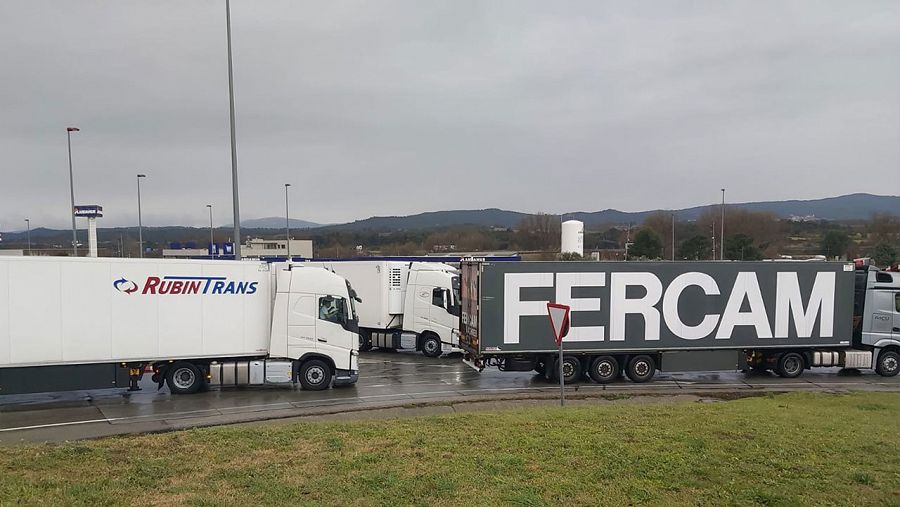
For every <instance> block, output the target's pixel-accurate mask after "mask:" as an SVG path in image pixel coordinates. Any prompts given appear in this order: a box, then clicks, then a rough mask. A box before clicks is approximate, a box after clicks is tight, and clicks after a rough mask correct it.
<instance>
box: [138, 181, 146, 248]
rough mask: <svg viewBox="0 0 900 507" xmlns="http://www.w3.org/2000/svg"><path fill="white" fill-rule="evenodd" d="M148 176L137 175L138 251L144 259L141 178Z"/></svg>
mask: <svg viewBox="0 0 900 507" xmlns="http://www.w3.org/2000/svg"><path fill="white" fill-rule="evenodd" d="M146 177H147V175H146V174H138V175H137V184H138V249H139V250H140V258H141V259H143V258H144V224H143V222H142V221H141V178H146Z"/></svg>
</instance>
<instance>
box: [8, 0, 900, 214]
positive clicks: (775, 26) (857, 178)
mask: <svg viewBox="0 0 900 507" xmlns="http://www.w3.org/2000/svg"><path fill="white" fill-rule="evenodd" d="M232 25H233V44H234V67H235V100H236V106H237V140H238V166H239V172H240V183H241V187H240V189H241V216H242V217H243V218H245V219H246V218H257V217H264V216H279V215H282V214H283V212H284V194H283V187H282V185H283V184H284V183H285V182H290V183H292V184H293V187H292V188H291V192H292V194H291V201H292V206H291V208H292V213H291V214H292V217H294V218H303V219H308V220H313V221H317V222H343V221H350V220H354V219H359V218H366V217H369V216H372V215H400V214H409V213H415V212H421V211H434V210H442V209H469V208H485V207H500V208H506V209H513V210H520V211H532V212H533V211H550V212H560V211H574V210H582V211H594V210H599V209H605V208H618V209H622V210H629V211H634V210H642V209H651V208H678V207H686V206H692V205H698V204H706V203H710V202H714V201H716V200H717V199H718V198H719V188H721V187H723V186H724V187H727V188H728V200H729V201H734V202H742V201H757V200H777V199H790V198H801V199H806V198H817V197H825V196H832V195H839V194H846V193H851V192H871V193H878V194H891V195H896V194H900V58H898V55H900V2H897V1H895V0H891V1H884V2H846V1H830V2H829V1H821V0H815V1H809V2H802V1H787V2H786V1H782V0H777V1H771V2H765V1H757V0H748V1H743V2H727V1H718V0H715V1H713V0H710V1H696V2H688V1H682V0H679V1H673V2H660V1H653V2H650V1H647V2H627V1H621V2H600V1H595V0H585V1H577V2H576V1H573V2H549V1H522V0H510V1H502V2H501V1H478V2H475V1H471V2H470V1H460V0H448V1H445V2H438V1H421V0H410V1H404V2H387V1H377V2H375V1H368V0H367V1H359V2H346V1H328V2H311V1H303V2H300V1H295V0H291V1H260V0H253V1H251V0H234V1H233V3H232ZM67 126H77V127H80V128H81V132H78V133H75V134H74V135H73V139H72V145H73V146H72V151H73V159H74V167H75V195H76V201H77V203H79V204H95V203H96V204H101V205H103V206H104V208H105V211H106V215H107V216H106V217H105V218H103V219H102V220H101V222H100V224H101V226H113V225H131V224H135V223H136V221H137V210H136V207H137V206H136V184H135V175H136V174H137V173H139V172H140V173H145V174H147V175H148V178H147V179H146V180H145V181H144V182H143V183H142V189H143V210H144V214H143V216H144V223H145V224H149V225H169V224H186V225H202V224H204V223H206V222H207V220H208V218H207V210H206V208H205V205H206V204H207V203H212V204H214V206H215V212H216V220H215V221H216V223H217V224H224V223H228V222H230V220H231V213H232V208H231V158H230V149H229V131H228V82H227V60H226V49H225V4H224V0H219V1H212V0H191V1H159V0H154V1H149V0H148V1H142V2H137V1H123V0H109V1H103V2H99V1H86V0H79V1H63V0H56V1H35V0H20V1H18V0H4V1H3V2H2V3H0V230H13V229H19V228H21V227H22V224H23V220H24V218H25V217H30V218H31V220H32V226H33V227H39V226H51V227H67V226H68V223H69V218H68V217H69V215H68V210H69V208H68V207H69V188H68V166H67V159H66V131H65V128H66V127H67Z"/></svg>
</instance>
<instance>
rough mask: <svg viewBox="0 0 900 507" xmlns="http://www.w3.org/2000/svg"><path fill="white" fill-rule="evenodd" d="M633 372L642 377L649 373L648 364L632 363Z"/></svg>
mask: <svg viewBox="0 0 900 507" xmlns="http://www.w3.org/2000/svg"><path fill="white" fill-rule="evenodd" d="M634 372H635V373H637V374H638V375H639V376H641V377H643V376H644V375H646V374H647V373H649V372H650V364H648V363H647V361H638V362H636V363H634Z"/></svg>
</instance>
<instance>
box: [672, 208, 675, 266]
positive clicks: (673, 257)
mask: <svg viewBox="0 0 900 507" xmlns="http://www.w3.org/2000/svg"><path fill="white" fill-rule="evenodd" d="M672 261H673V262H674V261H675V213H672Z"/></svg>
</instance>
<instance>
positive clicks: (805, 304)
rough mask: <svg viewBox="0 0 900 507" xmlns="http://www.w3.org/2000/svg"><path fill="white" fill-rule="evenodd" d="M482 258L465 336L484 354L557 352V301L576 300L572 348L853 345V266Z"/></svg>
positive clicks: (469, 273)
mask: <svg viewBox="0 0 900 507" xmlns="http://www.w3.org/2000/svg"><path fill="white" fill-rule="evenodd" d="M476 266H477V265H475V264H472V265H466V266H465V267H464V270H463V273H464V275H463V280H462V282H463V284H464V290H463V293H464V295H463V309H464V310H463V314H464V317H463V327H464V330H463V335H464V345H465V346H466V347H467V349H468V350H469V351H470V352H476V353H479V354H484V355H503V354H516V353H526V352H547V351H552V350H554V349H555V345H554V341H553V336H552V331H551V329H550V325H549V323H548V319H547V312H546V303H547V302H556V303H562V304H568V305H570V306H571V307H572V317H571V324H572V327H571V331H570V333H569V335H568V336H567V337H566V339H565V347H566V349H567V350H569V351H572V352H578V351H585V352H591V351H630V350H631V351H633V350H656V351H663V350H685V349H720V348H769V347H790V346H797V347H810V346H826V347H829V346H830V347H838V346H849V345H850V340H851V329H852V324H851V321H852V315H853V284H854V269H853V266H852V265H849V264H844V263H830V262H810V263H801V262H702V263H700V262H695V263H690V262H688V263H662V262H653V263H651V262H635V263H597V262H591V263H588V262H528V263H496V264H490V263H488V264H483V265H481V266H480V268H478V267H476ZM473 316H474V318H473ZM467 322H468V323H469V324H467Z"/></svg>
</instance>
